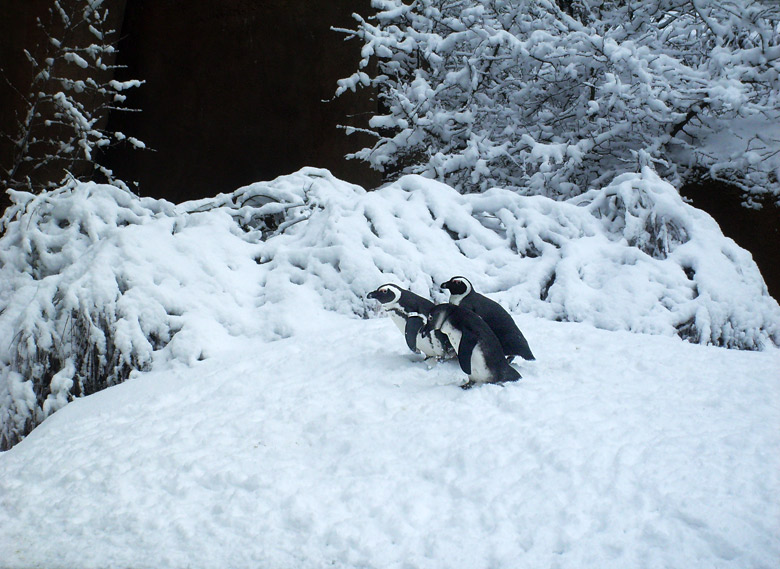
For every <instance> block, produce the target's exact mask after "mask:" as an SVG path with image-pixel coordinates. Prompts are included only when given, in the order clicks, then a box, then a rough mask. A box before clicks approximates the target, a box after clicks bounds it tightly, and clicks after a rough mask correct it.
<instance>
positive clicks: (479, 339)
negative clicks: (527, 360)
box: [422, 304, 520, 387]
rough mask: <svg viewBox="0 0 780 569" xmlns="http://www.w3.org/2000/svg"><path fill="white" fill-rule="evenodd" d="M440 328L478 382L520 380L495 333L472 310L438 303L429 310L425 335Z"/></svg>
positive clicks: (472, 380)
mask: <svg viewBox="0 0 780 569" xmlns="http://www.w3.org/2000/svg"><path fill="white" fill-rule="evenodd" d="M435 330H441V331H442V332H444V334H446V335H447V337H448V338H449V340H450V343H451V344H452V345H453V347H454V348H455V350H456V351H457V353H458V363H459V364H460V368H461V370H463V372H464V373H465V374H466V375H468V376H469V383H468V384H467V385H468V386H469V387H470V386H471V385H473V384H475V383H503V382H506V381H515V380H517V379H520V374H519V373H518V372H517V370H516V369H515V368H513V367H512V366H510V365H509V363H508V362H507V361H506V359H505V358H504V352H503V350H502V348H501V343H500V342H499V340H498V338H497V337H496V335H495V334H494V333H493V331H492V330H491V329H490V327H489V326H488V325H487V324H486V323H485V321H484V320H482V318H480V317H479V316H477V315H476V314H475V313H474V312H472V311H471V310H468V309H466V308H463V307H460V306H457V305H454V304H439V305H437V306H435V307H434V308H433V309H432V310H431V313H430V317H429V318H428V322H427V324H426V325H425V327H424V328H423V331H422V334H423V335H427V334H430V333H431V332H433V331H435Z"/></svg>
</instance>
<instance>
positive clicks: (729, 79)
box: [337, 0, 780, 201]
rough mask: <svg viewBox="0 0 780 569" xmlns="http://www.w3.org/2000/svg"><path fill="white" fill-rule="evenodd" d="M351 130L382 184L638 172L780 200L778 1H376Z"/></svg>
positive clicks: (507, 181)
mask: <svg viewBox="0 0 780 569" xmlns="http://www.w3.org/2000/svg"><path fill="white" fill-rule="evenodd" d="M372 5H373V7H374V8H375V9H376V11H377V12H376V14H375V15H374V16H372V17H370V18H363V17H361V16H360V15H355V18H356V19H357V22H358V24H357V26H356V29H354V30H339V31H342V32H345V33H347V34H349V35H351V36H353V37H357V38H359V39H360V40H362V42H363V44H364V45H363V48H362V58H361V60H360V63H359V69H358V71H357V72H356V73H354V74H353V75H352V76H351V77H348V78H345V79H343V80H341V81H340V82H339V87H338V90H337V94H341V93H343V92H344V91H346V90H348V89H350V90H355V89H356V88H359V87H373V88H375V89H376V90H377V92H378V96H379V98H380V101H381V103H382V111H380V113H379V114H377V115H375V116H373V117H371V118H370V120H369V121H368V124H367V126H366V127H365V128H361V126H360V125H353V126H350V127H347V130H348V132H350V131H354V130H362V131H365V132H369V133H371V134H373V135H374V136H375V137H376V142H375V144H374V145H373V146H372V147H370V148H364V149H363V150H361V151H359V152H357V153H355V154H353V155H351V157H354V158H359V159H362V160H365V161H367V162H369V163H370V164H371V165H372V166H373V167H374V168H377V169H379V170H381V171H384V172H386V173H387V174H388V175H389V176H390V177H395V176H397V175H400V174H404V173H419V174H423V175H425V176H428V177H433V178H436V179H438V180H441V181H445V182H447V183H449V184H451V185H454V186H456V187H457V188H459V189H460V191H463V192H472V191H482V190H485V189H486V188H488V187H490V186H493V185H498V186H504V187H511V188H514V189H516V190H517V191H520V192H522V193H527V194H542V195H547V196H550V197H567V196H572V195H577V194H579V193H581V192H584V191H586V190H588V189H589V188H591V187H598V186H600V185H603V184H604V183H606V182H608V181H609V180H611V179H613V178H614V177H615V176H616V175H618V174H620V173H623V172H627V171H634V172H635V171H638V170H639V168H640V167H641V166H643V165H647V164H651V165H652V166H653V167H654V168H655V169H656V170H657V171H658V172H659V173H660V174H661V175H663V176H664V177H665V178H667V179H668V180H670V181H672V182H673V183H675V184H678V185H679V183H680V182H681V181H683V180H684V179H685V177H686V176H689V175H690V174H691V172H692V170H693V169H696V170H698V171H700V170H702V169H705V170H707V171H708V173H709V175H711V176H712V177H713V178H716V179H723V180H728V181H730V182H732V183H736V184H738V185H739V186H741V187H742V189H743V190H744V191H745V197H746V199H747V200H748V201H751V200H754V199H757V198H759V197H762V196H763V197H766V196H767V195H768V196H769V197H771V198H772V199H777V197H778V196H780V181H779V179H780V156H779V153H780V126H778V125H780V6H778V5H777V4H776V3H774V2H769V1H762V0H651V1H647V0H413V1H409V0H407V1H406V2H404V1H403V0H373V2H372Z"/></svg>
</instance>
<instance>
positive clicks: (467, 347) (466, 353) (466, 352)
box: [458, 333, 477, 375]
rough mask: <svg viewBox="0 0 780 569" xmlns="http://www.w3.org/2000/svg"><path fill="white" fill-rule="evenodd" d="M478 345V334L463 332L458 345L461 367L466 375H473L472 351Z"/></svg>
mask: <svg viewBox="0 0 780 569" xmlns="http://www.w3.org/2000/svg"><path fill="white" fill-rule="evenodd" d="M476 345H477V336H476V335H475V334H465V333H464V334H463V336H461V339H460V345H459V346H458V363H459V364H460V369H462V370H463V373H465V374H466V375H471V353H472V352H473V351H474V347H475V346H476Z"/></svg>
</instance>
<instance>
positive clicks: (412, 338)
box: [404, 316, 425, 353]
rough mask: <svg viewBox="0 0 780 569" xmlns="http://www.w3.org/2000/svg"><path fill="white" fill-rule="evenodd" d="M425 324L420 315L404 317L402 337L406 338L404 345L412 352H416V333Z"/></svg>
mask: <svg viewBox="0 0 780 569" xmlns="http://www.w3.org/2000/svg"><path fill="white" fill-rule="evenodd" d="M424 325H425V321H424V320H423V319H422V318H421V317H420V316H411V317H409V318H407V319H406V328H405V333H404V337H405V338H406V345H407V346H409V349H410V350H412V351H413V352H414V353H418V352H419V351H420V350H418V349H417V333H418V332H419V331H420V330H421V329H422V327H423V326H424Z"/></svg>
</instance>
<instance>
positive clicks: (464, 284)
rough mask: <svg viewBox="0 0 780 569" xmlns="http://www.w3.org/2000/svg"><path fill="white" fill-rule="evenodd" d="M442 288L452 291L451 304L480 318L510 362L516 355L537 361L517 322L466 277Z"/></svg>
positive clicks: (458, 278)
mask: <svg viewBox="0 0 780 569" xmlns="http://www.w3.org/2000/svg"><path fill="white" fill-rule="evenodd" d="M441 288H444V289H447V290H449V291H450V302H451V303H452V304H456V305H458V306H462V307H463V308H468V309H469V310H471V311H472V312H475V313H476V314H477V315H478V316H480V317H481V318H482V319H483V320H484V321H485V322H487V325H488V326H490V329H491V330H493V332H494V333H495V335H496V336H497V337H498V340H499V342H501V348H502V349H503V350H504V355H505V356H506V357H507V360H508V361H512V360H513V359H514V357H515V356H516V355H518V356H520V357H522V358H523V359H525V360H535V359H536V358H535V357H534V355H533V353H532V352H531V347H530V346H529V345H528V341H527V340H526V339H525V336H523V333H522V332H521V331H520V329H519V328H518V327H517V324H515V321H514V320H513V319H512V317H511V316H510V315H509V313H508V312H507V311H506V310H504V309H503V308H502V307H501V305H500V304H498V303H497V302H495V301H494V300H490V299H489V298H488V297H486V296H483V295H481V294H479V293H478V292H476V291H475V290H474V287H473V286H471V283H470V282H469V280H468V279H467V278H465V277H452V278H451V279H450V280H448V281H447V282H446V283H443V284H442V285H441Z"/></svg>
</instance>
